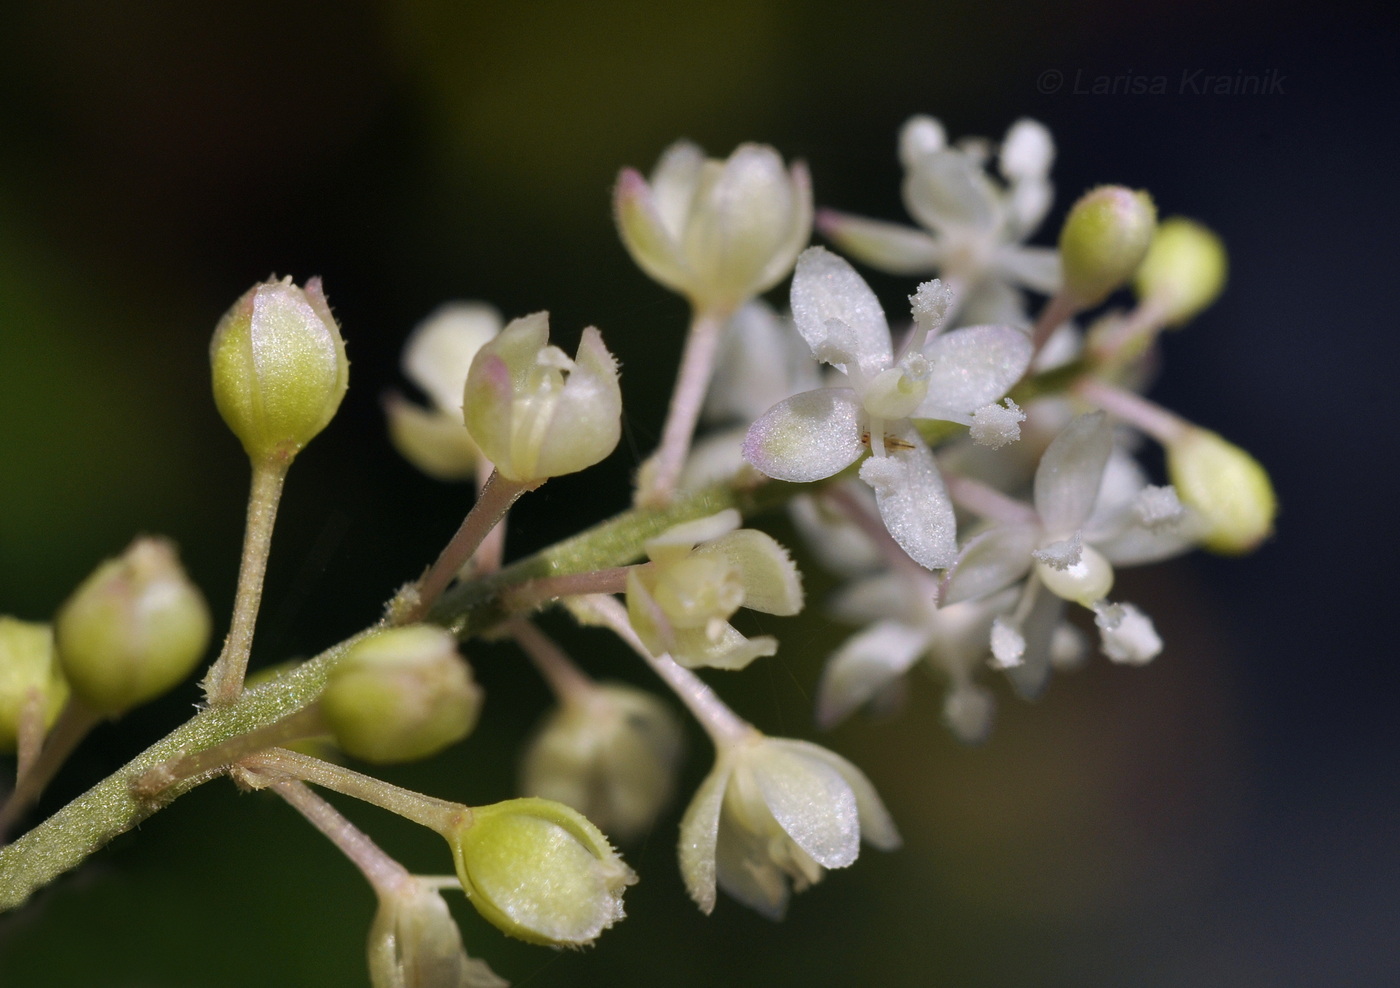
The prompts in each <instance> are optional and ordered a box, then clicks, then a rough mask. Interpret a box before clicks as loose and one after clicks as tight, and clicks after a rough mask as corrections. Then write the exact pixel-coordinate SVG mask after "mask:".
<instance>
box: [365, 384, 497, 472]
mask: <svg viewBox="0 0 1400 988" xmlns="http://www.w3.org/2000/svg"><path fill="white" fill-rule="evenodd" d="M384 411H385V414H386V415H387V416H388V419H389V439H390V440H391V441H392V442H393V444H394V448H395V449H397V450H398V451H399V452H400V453H401V454H403V457H404V459H406V460H408V462H410V463H412V464H413V465H414V466H415V467H417V468H418V469H419V470H422V471H423V472H424V473H426V474H427V475H428V476H429V477H433V478H434V479H436V480H467V479H469V478H471V477H472V476H474V475H475V473H476V467H477V463H478V462H480V461H481V459H482V456H481V450H479V449H477V448H476V443H474V442H472V437H471V434H470V433H468V432H467V427H466V425H465V424H464V423H463V422H462V417H461V415H460V414H458V415H451V414H449V413H447V412H443V411H433V412H430V411H428V410H427V409H424V408H420V407H419V406H418V405H415V404H413V403H411V402H408V401H405V400H404V399H403V398H401V397H399V396H398V395H390V396H389V397H388V398H387V399H386V400H385V402H384Z"/></svg>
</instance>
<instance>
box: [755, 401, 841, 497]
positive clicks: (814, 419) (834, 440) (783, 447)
mask: <svg viewBox="0 0 1400 988" xmlns="http://www.w3.org/2000/svg"><path fill="white" fill-rule="evenodd" d="M861 414H862V411H861V405H860V401H859V400H858V399H857V398H856V395H855V392H854V391H852V390H851V389H850V388H819V389H817V390H816V391H804V392H803V393H802V394H799V395H793V396H792V397H791V398H789V399H787V400H786V401H780V402H778V404H776V405H774V406H773V407H772V408H770V409H768V411H767V412H766V413H764V415H763V417H762V418H760V419H759V420H758V421H757V422H755V423H754V424H753V425H752V426H750V427H749V434H748V435H747V436H746V437H745V438H744V459H746V460H748V461H749V462H750V463H752V464H753V465H754V466H755V467H757V468H758V469H759V470H761V471H762V472H763V473H765V474H767V475H768V476H770V477H772V478H774V479H775V480H787V481H792V482H793V483H799V484H802V483H810V482H811V481H813V480H823V479H825V478H827V477H830V476H832V475H833V474H836V473H840V472H841V471H842V470H844V469H845V468H846V467H848V466H850V465H851V464H852V463H854V462H855V461H856V460H857V459H858V458H859V457H860V454H861V452H862V451H863V450H864V448H865V447H864V446H863V445H862V443H861V439H860V435H861V430H860V419H861Z"/></svg>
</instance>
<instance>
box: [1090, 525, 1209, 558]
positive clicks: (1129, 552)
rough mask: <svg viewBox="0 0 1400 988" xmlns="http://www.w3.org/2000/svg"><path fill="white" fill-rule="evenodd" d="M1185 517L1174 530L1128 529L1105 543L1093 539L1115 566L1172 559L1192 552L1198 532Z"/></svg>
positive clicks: (1095, 546)
mask: <svg viewBox="0 0 1400 988" xmlns="http://www.w3.org/2000/svg"><path fill="white" fill-rule="evenodd" d="M1191 519H1192V516H1191V515H1189V514H1188V515H1187V517H1186V519H1185V520H1183V521H1182V523H1181V524H1179V525H1177V526H1176V527H1174V528H1164V529H1162V530H1161V531H1157V532H1154V531H1152V530H1150V529H1146V528H1127V529H1124V530H1123V531H1122V532H1120V533H1119V534H1117V535H1115V536H1112V537H1111V538H1107V539H1096V540H1095V541H1094V548H1095V549H1098V550H1099V552H1101V553H1102V554H1103V557H1104V558H1105V559H1107V560H1108V561H1109V562H1110V563H1112V564H1113V565H1114V566H1143V565H1145V564H1147V563H1159V562H1161V561H1162V560H1164V559H1171V558H1172V557H1173V556H1179V555H1181V554H1182V553H1184V552H1189V551H1191V550H1192V549H1193V548H1195V546H1196V543H1197V541H1198V539H1197V535H1198V533H1197V531H1196V527H1197V526H1195V525H1192V524H1191Z"/></svg>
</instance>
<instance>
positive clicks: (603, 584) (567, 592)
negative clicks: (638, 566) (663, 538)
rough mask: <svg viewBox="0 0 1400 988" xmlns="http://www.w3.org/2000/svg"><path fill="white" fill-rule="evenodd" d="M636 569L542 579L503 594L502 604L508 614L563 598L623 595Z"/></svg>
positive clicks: (618, 568) (629, 567)
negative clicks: (604, 594) (611, 594)
mask: <svg viewBox="0 0 1400 988" xmlns="http://www.w3.org/2000/svg"><path fill="white" fill-rule="evenodd" d="M633 569H634V567H632V566H611V567H609V568H607V569H595V570H593V571H591V572H588V573H566V574H564V575H562V576H542V577H540V578H539V579H538V580H530V581H529V582H527V583H522V584H520V585H519V586H515V587H511V588H510V589H509V590H507V591H506V592H505V593H503V594H501V604H502V606H503V607H505V609H506V610H507V611H511V612H513V613H524V612H527V611H533V610H534V609H535V608H537V607H539V606H540V605H541V604H547V603H549V602H550V601H553V600H558V599H560V598H561V597H577V596H580V595H582V594H589V593H622V592H623V591H624V590H626V589H627V574H628V573H630V572H631V571H632V570H633Z"/></svg>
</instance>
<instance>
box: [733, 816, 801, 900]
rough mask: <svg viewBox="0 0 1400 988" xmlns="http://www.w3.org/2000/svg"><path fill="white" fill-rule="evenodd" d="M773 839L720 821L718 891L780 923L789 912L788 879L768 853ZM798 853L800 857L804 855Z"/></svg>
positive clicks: (789, 893)
mask: <svg viewBox="0 0 1400 988" xmlns="http://www.w3.org/2000/svg"><path fill="white" fill-rule="evenodd" d="M772 839H773V838H772V837H770V836H769V835H768V834H765V833H755V832H753V831H750V830H748V829H746V828H744V827H740V826H737V825H734V824H733V823H732V822H731V821H729V820H724V819H722V820H721V823H720V835H719V843H718V844H717V845H716V847H715V869H716V877H717V878H718V880H719V887H720V888H722V889H724V891H725V893H726V894H727V895H729V896H730V897H731V898H733V899H737V900H738V902H739V904H740V905H744V906H748V907H749V908H750V909H752V910H753V911H754V912H756V913H758V914H759V915H761V916H765V917H767V918H768V919H771V920H773V921H774V922H777V921H778V920H781V919H782V918H783V915H784V913H786V912H787V904H788V898H789V897H790V895H791V892H790V890H789V887H788V875H787V873H786V872H784V871H783V869H782V868H779V867H778V865H777V864H776V863H775V862H774V861H773V858H772V856H771V854H770V853H769V851H770V848H769V844H770V841H771V840H772ZM797 853H799V854H801V853H802V852H801V851H798V852H797Z"/></svg>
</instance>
